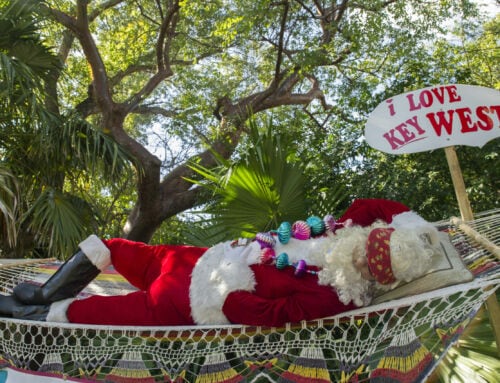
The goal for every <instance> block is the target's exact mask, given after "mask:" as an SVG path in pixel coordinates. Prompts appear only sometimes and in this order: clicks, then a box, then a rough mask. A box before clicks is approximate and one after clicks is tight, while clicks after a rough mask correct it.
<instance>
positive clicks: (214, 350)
mask: <svg viewBox="0 0 500 383" xmlns="http://www.w3.org/2000/svg"><path fill="white" fill-rule="evenodd" d="M436 225H437V226H438V228H439V229H440V230H441V231H443V232H446V233H447V234H448V237H449V239H450V242H451V244H452V245H453V248H454V249H456V252H457V253H458V254H459V255H460V257H461V259H462V260H463V262H464V264H465V265H466V266H467V268H468V269H469V270H470V271H471V272H472V274H473V275H474V279H473V280H472V281H470V282H465V283H459V284H455V285H452V286H447V287H442V288H438V289H436V290H432V291H427V292H422V293H419V294H417V295H412V296H405V297H402V298H398V299H392V300H389V301H385V302H381V303H378V304H374V305H371V306H368V307H364V308H360V309H357V310H354V311H351V312H349V313H344V314H341V315H338V316H335V317H331V318H322V319H318V320H314V321H307V322H300V323H288V324H287V325H285V326H283V327H260V326H239V325H224V326H177V327H155V328H152V327H122V326H120V327H118V326H95V325H77V324H66V323H64V324H61V323H47V322H32V321H22V320H13V319H7V318H2V319H0V368H3V369H7V370H11V371H16V372H23V373H29V374H33V375H34V376H37V375H43V376H51V377H55V378H61V379H71V380H74V381H77V382H78V381H80V382H106V381H108V382H109V381H111V382H118V383H121V382H122V383H136V382H199V383H202V382H203V383H204V382H243V381H245V382H246V381H275V382H290V381H293V382H318V383H322V382H346V383H347V382H367V381H370V382H382V381H391V382H423V381H425V379H426V377H428V376H429V375H430V374H431V373H432V371H433V370H434V369H435V367H436V366H437V365H438V364H439V362H440V360H441V359H442V358H443V357H444V355H445V354H446V352H447V350H448V349H449V348H450V347H451V346H453V345H454V344H455V343H456V342H457V341H458V339H459V337H460V335H461V334H462V333H463V331H464V329H465V328H466V326H467V325H468V324H469V322H470V321H471V320H472V319H473V318H474V316H475V315H476V313H477V311H478V310H479V309H480V308H481V306H482V304H483V303H484V302H485V301H486V300H487V299H488V297H489V296H491V294H494V293H495V290H496V289H497V288H498V287H499V285H500V262H499V260H498V259H497V258H496V256H495V255H494V251H491V250H492V249H493V250H494V248H493V247H491V246H490V245H488V243H489V244H493V245H494V246H496V247H497V248H498V245H499V244H500V232H499V229H498V228H499V227H500V209H497V210H492V211H490V212H485V213H482V214H479V215H478V216H477V219H475V220H474V221H470V222H466V223H464V222H458V221H456V220H453V222H451V221H450V222H439V223H436ZM465 225H466V226H465ZM469 228H470V230H472V231H473V232H470V233H467V232H468V231H469ZM471 233H473V235H472V237H469V236H468V234H471ZM476 234H479V236H477V235H476ZM481 238H482V239H481ZM485 244H486V245H485ZM55 268H57V264H56V263H54V262H53V260H51V261H47V260H44V261H38V262H24V263H22V264H19V263H17V264H14V265H7V266H4V267H1V268H0V290H1V291H2V293H9V292H11V291H12V288H13V287H14V286H15V285H16V284H17V283H19V282H21V281H24V280H32V281H36V282H40V283H41V282H43V281H44V280H45V279H46V278H47V277H48V275H49V274H50V272H53V271H54V270H55ZM120 278H121V277H120V276H119V275H118V274H116V273H114V272H112V271H111V272H110V273H107V274H105V275H102V276H100V277H99V278H98V280H97V281H96V282H95V283H92V284H91V286H89V288H88V289H86V290H85V294H95V293H100V294H103V293H107V294H118V293H124V292H127V291H130V290H129V287H128V286H127V285H126V284H125V283H124V281H123V280H122V279H120Z"/></svg>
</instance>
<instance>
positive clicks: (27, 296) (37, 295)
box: [14, 235, 110, 305]
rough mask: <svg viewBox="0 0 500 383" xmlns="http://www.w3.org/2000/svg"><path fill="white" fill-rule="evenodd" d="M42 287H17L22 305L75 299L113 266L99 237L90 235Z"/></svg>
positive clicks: (27, 285) (15, 291) (17, 294)
mask: <svg viewBox="0 0 500 383" xmlns="http://www.w3.org/2000/svg"><path fill="white" fill-rule="evenodd" d="M79 246H80V249H79V251H78V252H77V253H75V254H74V255H73V256H72V257H71V258H70V259H69V260H67V261H66V262H65V263H64V264H63V265H62V266H61V267H60V268H59V269H58V270H57V271H56V272H55V274H54V275H52V276H51V277H50V278H49V280H47V281H46V282H45V283H44V284H43V285H42V286H37V285H33V284H31V283H21V284H19V285H17V286H16V287H14V296H15V297H16V298H17V299H18V300H19V301H20V302H22V303H25V304H35V305H45V304H50V303H52V302H56V301H59V300H63V299H66V298H74V297H76V296H77V295H78V293H79V292H80V291H82V290H83V289H84V288H85V287H86V286H87V285H88V284H89V283H90V282H92V280H93V279H94V278H95V277H96V276H97V275H98V274H99V273H100V272H101V270H104V268H105V267H107V265H109V264H110V255H109V250H108V249H107V247H106V246H105V245H104V244H103V243H102V242H101V240H100V239H98V238H97V237H96V236H94V235H93V236H90V237H89V238H87V239H86V240H84V241H83V242H82V243H80V245H79Z"/></svg>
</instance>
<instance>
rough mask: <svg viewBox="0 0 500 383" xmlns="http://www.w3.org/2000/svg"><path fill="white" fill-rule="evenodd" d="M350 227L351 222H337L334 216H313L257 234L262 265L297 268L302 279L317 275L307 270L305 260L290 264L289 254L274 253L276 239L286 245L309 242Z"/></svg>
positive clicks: (297, 273) (297, 274)
mask: <svg viewBox="0 0 500 383" xmlns="http://www.w3.org/2000/svg"><path fill="white" fill-rule="evenodd" d="M348 226H352V221H351V220H347V221H346V222H337V221H336V220H335V218H334V217H333V216H332V215H326V216H325V217H324V218H323V219H321V218H319V217H317V216H311V217H309V218H307V219H306V220H305V221H296V222H294V223H293V224H290V222H286V221H285V222H282V223H281V224H280V226H279V227H278V229H277V230H271V231H269V232H265V233H257V234H256V235H255V240H256V241H257V242H258V243H259V245H260V248H261V254H260V263H261V264H264V265H272V264H274V265H275V266H276V268H277V269H279V270H282V269H284V268H286V267H288V266H292V267H294V268H295V273H294V274H295V276H297V277H301V276H302V275H304V274H305V273H309V274H317V271H314V270H308V269H307V263H306V261H305V260H303V259H301V260H299V261H298V262H294V263H290V261H289V259H288V254H287V253H280V254H279V255H278V256H276V252H275V251H274V246H275V245H276V237H277V238H278V241H279V242H280V243H281V244H283V245H286V244H287V243H288V242H289V241H290V238H295V239H299V240H308V239H310V238H312V237H318V236H321V235H323V234H325V233H326V232H327V231H330V232H332V233H335V231H336V230H337V229H338V228H340V227H348Z"/></svg>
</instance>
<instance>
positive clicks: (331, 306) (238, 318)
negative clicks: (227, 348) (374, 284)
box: [222, 288, 354, 326]
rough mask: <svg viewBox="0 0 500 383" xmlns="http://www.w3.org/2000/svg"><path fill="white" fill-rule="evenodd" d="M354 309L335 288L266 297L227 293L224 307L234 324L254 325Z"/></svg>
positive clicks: (289, 320)
mask: <svg viewBox="0 0 500 383" xmlns="http://www.w3.org/2000/svg"><path fill="white" fill-rule="evenodd" d="M352 308H354V306H350V305H348V306H346V305H344V304H343V303H341V302H340V301H339V300H338V297H337V295H336V294H335V292H334V291H333V290H332V289H329V288H328V289H325V290H323V291H318V292H317V293H316V294H307V293H294V294H292V295H289V296H286V297H279V298H265V297H260V296H257V295H255V294H254V293H251V292H248V291H235V292H232V293H230V294H229V295H228V297H227V299H226V300H225V302H224V306H223V308H222V310H223V312H224V315H225V316H226V317H227V319H228V320H229V321H230V322H231V323H238V324H245V325H254V326H259V325H260V326H282V325H284V324H285V323H287V322H299V321H301V320H313V319H318V318H323V317H328V316H332V315H335V314H338V313H340V312H345V311H348V310H350V309H352Z"/></svg>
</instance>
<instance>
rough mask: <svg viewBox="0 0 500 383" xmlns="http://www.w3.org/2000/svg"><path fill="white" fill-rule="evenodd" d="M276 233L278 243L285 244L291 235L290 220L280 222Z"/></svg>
mask: <svg viewBox="0 0 500 383" xmlns="http://www.w3.org/2000/svg"><path fill="white" fill-rule="evenodd" d="M276 233H277V234H278V240H279V241H280V243H282V244H284V245H285V244H287V243H288V241H290V238H291V237H292V225H291V224H290V222H282V223H281V225H280V227H278V230H277V231H276Z"/></svg>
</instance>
